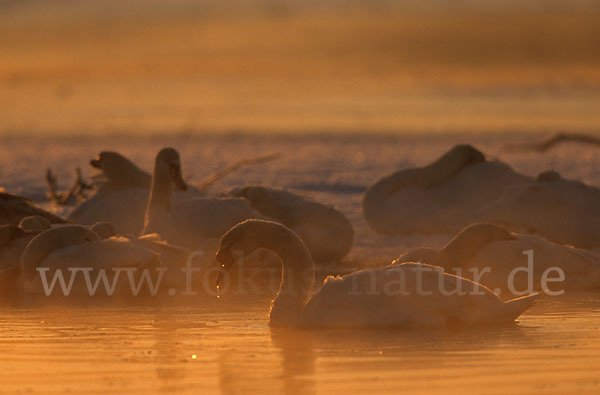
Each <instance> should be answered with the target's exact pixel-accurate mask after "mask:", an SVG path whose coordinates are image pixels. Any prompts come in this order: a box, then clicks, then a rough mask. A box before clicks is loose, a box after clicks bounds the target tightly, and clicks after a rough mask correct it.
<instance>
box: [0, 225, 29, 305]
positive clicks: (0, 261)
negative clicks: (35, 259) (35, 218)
mask: <svg viewBox="0 0 600 395" xmlns="http://www.w3.org/2000/svg"><path fill="white" fill-rule="evenodd" d="M34 236H35V234H34V233H32V232H26V231H25V230H23V229H22V228H20V227H18V226H16V225H0V299H2V300H12V299H15V297H16V293H17V290H18V283H19V276H20V274H21V268H20V261H21V255H22V254H23V251H24V250H25V247H26V246H27V243H29V241H30V240H31V239H32V238H33V237H34Z"/></svg>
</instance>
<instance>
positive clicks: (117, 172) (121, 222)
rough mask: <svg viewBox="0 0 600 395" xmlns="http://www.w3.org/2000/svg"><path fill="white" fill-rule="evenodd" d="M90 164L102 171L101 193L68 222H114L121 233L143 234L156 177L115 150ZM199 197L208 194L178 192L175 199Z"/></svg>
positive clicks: (193, 189) (99, 180)
mask: <svg viewBox="0 0 600 395" xmlns="http://www.w3.org/2000/svg"><path fill="white" fill-rule="evenodd" d="M90 165H91V166H92V167H94V168H97V169H99V170H100V171H101V174H100V176H99V177H96V184H97V191H96V193H95V194H94V195H92V196H91V197H90V198H89V199H87V200H86V201H84V202H82V203H81V204H80V205H79V206H77V207H76V208H75V209H74V210H73V211H72V212H71V213H70V214H69V216H68V217H67V219H68V221H69V222H72V223H76V224H81V225H88V226H91V225H93V224H95V223H97V222H110V223H111V224H112V225H113V226H114V228H115V230H116V232H117V233H119V234H134V235H138V234H140V232H141V231H142V229H143V228H144V216H145V214H146V206H147V203H148V194H149V191H150V185H151V181H152V176H150V175H149V174H148V173H146V172H144V171H143V170H141V169H140V168H139V167H137V166H136V165H135V164H134V163H133V162H131V161H130V160H129V159H127V158H126V157H124V156H123V155H121V154H119V153H117V152H112V151H102V152H100V153H99V154H98V155H97V156H96V158H94V159H92V160H91V161H90ZM199 196H204V193H203V192H202V191H199V190H198V189H196V188H190V189H189V190H186V191H185V192H179V191H177V192H175V194H174V200H175V201H177V202H179V201H185V200H189V199H193V198H194V197H199Z"/></svg>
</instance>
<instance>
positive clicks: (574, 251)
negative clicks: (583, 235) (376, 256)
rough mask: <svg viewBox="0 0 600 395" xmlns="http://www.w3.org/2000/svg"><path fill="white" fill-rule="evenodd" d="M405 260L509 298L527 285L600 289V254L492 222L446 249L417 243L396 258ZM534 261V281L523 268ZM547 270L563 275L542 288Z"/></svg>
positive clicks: (462, 235) (469, 230)
mask: <svg viewBox="0 0 600 395" xmlns="http://www.w3.org/2000/svg"><path fill="white" fill-rule="evenodd" d="M528 250H532V251H533V256H532V259H531V261H530V260H529V256H528V255H527V254H524V253H523V252H524V251H528ZM402 262H422V263H427V264H431V265H436V266H441V267H443V268H444V270H446V271H447V272H449V273H455V274H459V275H461V276H464V277H467V278H470V279H473V280H476V281H478V282H481V283H482V284H484V285H486V286H487V287H489V288H491V289H494V290H497V291H498V292H497V293H501V294H503V295H508V297H513V296H518V295H519V293H521V292H523V291H525V290H527V289H528V288H529V286H531V287H532V289H531V291H532V292H533V291H540V290H543V291H547V290H548V289H550V290H551V292H560V291H562V290H565V289H586V288H588V289H589V288H596V289H598V288H600V255H598V254H595V253H593V252H591V251H587V250H583V249H578V248H573V247H568V246H563V245H558V244H554V243H552V242H549V241H547V240H545V239H543V238H541V237H539V236H535V235H522V234H516V233H510V232H509V231H507V230H506V229H504V228H502V227H500V226H497V225H493V224H485V223H483V224H474V225H470V226H468V227H466V228H465V229H463V230H462V231H461V232H460V233H459V234H458V235H456V236H455V237H454V239H452V240H451V241H450V242H449V243H448V244H447V245H446V246H445V247H444V248H442V249H439V250H436V249H433V248H427V247H418V248H415V249H413V250H411V251H409V252H407V253H405V254H404V255H402V256H400V257H399V258H398V259H397V260H395V261H394V263H402ZM530 264H531V284H529V283H528V281H529V277H528V275H527V272H526V271H525V269H527V270H529V266H528V265H530ZM518 268H522V269H520V270H519V269H518ZM558 270H559V271H562V273H563V274H562V275H561V274H560V273H559V271H558ZM512 272H514V274H513V277H512V279H511V273H512ZM477 273H480V275H478V274H477ZM544 273H547V274H546V276H547V278H553V279H554V278H556V279H560V277H561V276H564V278H563V279H562V280H560V281H558V280H557V281H552V282H547V284H546V286H547V287H548V288H547V289H543V285H544V284H543V283H542V278H543V276H544ZM511 285H512V289H511ZM513 291H516V293H514V292H513Z"/></svg>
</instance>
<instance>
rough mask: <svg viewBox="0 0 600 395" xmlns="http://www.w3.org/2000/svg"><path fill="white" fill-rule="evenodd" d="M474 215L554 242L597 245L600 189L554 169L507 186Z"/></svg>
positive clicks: (599, 233) (582, 246)
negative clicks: (530, 179)
mask: <svg viewBox="0 0 600 395" xmlns="http://www.w3.org/2000/svg"><path fill="white" fill-rule="evenodd" d="M476 215H477V218H478V220H479V221H483V222H492V223H495V224H498V225H501V226H504V227H506V228H507V229H509V230H511V231H514V232H519V233H532V234H538V235H540V236H542V237H544V238H546V239H548V240H551V241H553V242H555V243H560V244H569V245H573V246H576V247H581V248H598V247H600V220H599V218H600V189H598V188H597V187H593V186H589V185H586V184H584V183H582V182H579V181H572V180H566V179H564V178H562V177H561V176H560V175H559V174H558V173H557V172H555V171H546V172H543V173H541V174H539V175H538V176H537V178H536V180H535V181H534V182H532V183H527V184H520V185H515V186H513V187H510V188H507V190H506V192H505V193H504V194H503V195H501V196H500V197H499V198H498V199H496V200H495V201H493V202H491V203H489V204H488V205H487V206H485V207H483V208H481V209H480V210H479V211H478V212H477V213H476Z"/></svg>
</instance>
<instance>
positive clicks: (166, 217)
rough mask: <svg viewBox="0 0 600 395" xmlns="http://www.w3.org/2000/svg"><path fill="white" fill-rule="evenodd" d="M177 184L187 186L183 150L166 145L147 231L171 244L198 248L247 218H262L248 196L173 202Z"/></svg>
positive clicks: (157, 171)
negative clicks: (179, 151)
mask: <svg viewBox="0 0 600 395" xmlns="http://www.w3.org/2000/svg"><path fill="white" fill-rule="evenodd" d="M173 184H175V186H176V187H177V188H179V189H181V190H185V189H186V188H187V186H186V184H185V182H184V181H183V178H182V177H181V161H180V159H179V153H178V152H177V151H176V150H175V149H173V148H163V149H162V150H161V151H160V152H159V153H158V155H156V160H155V164H154V173H153V176H152V187H151V189H150V197H149V198H148V206H147V208H146V220H145V225H144V230H143V234H148V233H158V234H159V235H160V236H161V237H163V238H164V239H165V240H167V241H168V242H170V243H173V244H177V245H181V246H184V247H188V248H194V249H195V248H198V247H202V246H203V242H204V241H207V240H208V239H215V238H216V239H218V238H219V237H221V236H222V235H223V233H225V232H226V231H227V229H229V228H230V227H232V226H233V225H235V224H237V223H238V222H241V221H243V220H244V219H247V218H260V214H258V213H257V212H256V211H254V210H253V209H252V208H251V207H250V204H249V203H248V202H247V201H246V200H244V199H237V198H221V199H219V198H197V199H192V200H187V201H184V202H181V203H179V204H177V203H176V204H173V203H172V196H171V195H172V189H173Z"/></svg>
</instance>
